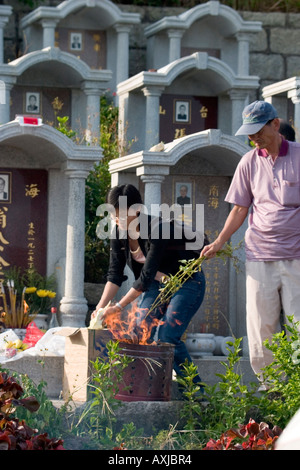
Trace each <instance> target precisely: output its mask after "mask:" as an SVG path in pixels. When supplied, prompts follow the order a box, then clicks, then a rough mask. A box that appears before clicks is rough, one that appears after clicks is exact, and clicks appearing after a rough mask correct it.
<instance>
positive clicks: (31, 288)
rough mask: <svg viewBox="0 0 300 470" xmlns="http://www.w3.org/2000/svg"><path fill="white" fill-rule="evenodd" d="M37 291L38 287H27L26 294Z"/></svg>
mask: <svg viewBox="0 0 300 470" xmlns="http://www.w3.org/2000/svg"><path fill="white" fill-rule="evenodd" d="M34 292H36V287H26V289H25V294H33V293H34Z"/></svg>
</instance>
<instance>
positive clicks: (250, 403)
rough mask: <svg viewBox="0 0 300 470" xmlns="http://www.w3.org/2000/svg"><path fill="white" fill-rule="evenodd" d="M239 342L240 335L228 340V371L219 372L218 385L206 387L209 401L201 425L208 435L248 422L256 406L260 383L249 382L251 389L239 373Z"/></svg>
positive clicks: (224, 362)
mask: <svg viewBox="0 0 300 470" xmlns="http://www.w3.org/2000/svg"><path fill="white" fill-rule="evenodd" d="M240 342H241V338H238V339H235V340H234V342H228V346H229V348H228V351H229V354H228V356H227V360H226V361H222V362H221V364H222V366H224V368H225V373H224V374H216V375H217V376H218V377H219V378H220V381H219V382H218V383H217V384H215V385H212V386H208V385H206V386H205V392H206V396H207V399H208V404H207V406H205V408H204V410H203V414H202V428H204V429H206V434H210V433H212V434H215V433H218V434H219V433H220V432H222V431H223V430H224V429H230V428H234V427H236V426H238V425H239V424H243V423H245V421H246V418H247V414H248V413H249V411H250V410H251V409H252V408H253V407H255V405H256V399H255V396H254V394H255V392H256V390H257V384H253V385H251V384H250V385H249V389H248V386H247V385H244V384H243V381H242V376H241V375H240V374H239V373H238V363H239V361H240V356H239V352H240Z"/></svg>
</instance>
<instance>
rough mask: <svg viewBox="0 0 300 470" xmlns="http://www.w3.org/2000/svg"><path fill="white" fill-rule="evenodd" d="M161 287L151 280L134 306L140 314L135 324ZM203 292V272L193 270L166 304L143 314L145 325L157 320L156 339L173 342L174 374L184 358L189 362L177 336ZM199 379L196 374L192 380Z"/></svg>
mask: <svg viewBox="0 0 300 470" xmlns="http://www.w3.org/2000/svg"><path fill="white" fill-rule="evenodd" d="M161 287H163V285H162V284H160V283H159V282H158V281H153V282H152V284H151V286H150V288H149V290H148V291H146V292H144V293H143V294H142V298H141V299H140V302H139V305H138V307H139V311H140V312H141V317H140V319H139V320H138V322H137V326H138V325H139V323H140V321H141V320H142V319H143V317H145V315H146V314H147V311H148V310H149V308H150V307H151V305H152V304H153V302H154V301H155V299H156V298H157V296H158V295H159V289H160V288H161ZM204 293H205V276H204V273H203V271H200V272H197V273H195V274H194V275H193V277H192V278H191V279H189V280H188V281H186V282H185V283H184V284H183V285H182V287H181V288H180V289H179V290H178V291H177V292H176V293H175V294H174V295H173V296H172V297H171V300H170V302H169V303H168V304H165V305H160V306H159V307H157V308H156V309H155V310H153V311H152V312H151V313H150V314H149V315H148V316H147V322H149V324H150V323H151V322H153V321H155V319H159V320H161V324H160V325H159V327H158V331H157V334H158V337H157V339H158V341H159V342H163V343H171V344H174V345H175V351H174V370H175V372H176V374H178V375H182V367H181V364H183V363H184V362H185V361H186V359H187V360H188V362H192V359H191V357H190V355H189V353H188V351H187V348H186V345H185V343H184V342H183V341H182V339H181V337H182V335H183V333H184V332H185V330H186V329H187V327H188V325H189V323H190V321H191V319H192V318H193V316H194V315H195V313H196V312H197V310H198V309H199V307H200V305H201V304H202V301H203V298H204ZM153 330H154V331H153ZM153 330H152V335H151V336H152V339H153V336H154V334H155V328H154V329H153ZM200 381H201V379H200V377H199V376H198V377H197V378H196V380H195V382H200Z"/></svg>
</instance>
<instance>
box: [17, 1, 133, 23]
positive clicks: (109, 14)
mask: <svg viewBox="0 0 300 470" xmlns="http://www.w3.org/2000/svg"><path fill="white" fill-rule="evenodd" d="M76 13H80V16H81V17H82V15H87V16H88V17H90V19H91V20H92V21H93V22H95V21H96V22H97V24H98V25H99V29H106V28H109V27H111V26H113V25H115V24H118V23H121V24H122V23H123V24H137V23H140V15H139V14H136V13H126V12H122V11H121V10H120V9H119V8H118V6H117V5H116V4H114V3H112V2H110V1H109V0H66V1H64V2H62V3H60V4H59V5H58V6H56V7H44V6H41V7H38V8H36V9H35V10H33V11H32V12H31V13H29V14H28V15H26V16H24V18H22V21H21V27H22V28H23V29H24V28H26V27H28V26H29V25H31V24H33V23H36V22H40V21H41V20H46V19H49V20H50V19H51V20H57V22H60V21H62V20H64V19H66V18H67V17H68V16H70V15H74V14H76Z"/></svg>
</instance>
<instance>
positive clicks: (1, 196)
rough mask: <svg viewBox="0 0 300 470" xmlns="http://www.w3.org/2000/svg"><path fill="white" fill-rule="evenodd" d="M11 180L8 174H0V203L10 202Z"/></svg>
mask: <svg viewBox="0 0 300 470" xmlns="http://www.w3.org/2000/svg"><path fill="white" fill-rule="evenodd" d="M10 185H11V178H10V174H9V173H0V202H6V203H8V202H10V193H11V191H10V189H11V188H10Z"/></svg>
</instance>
